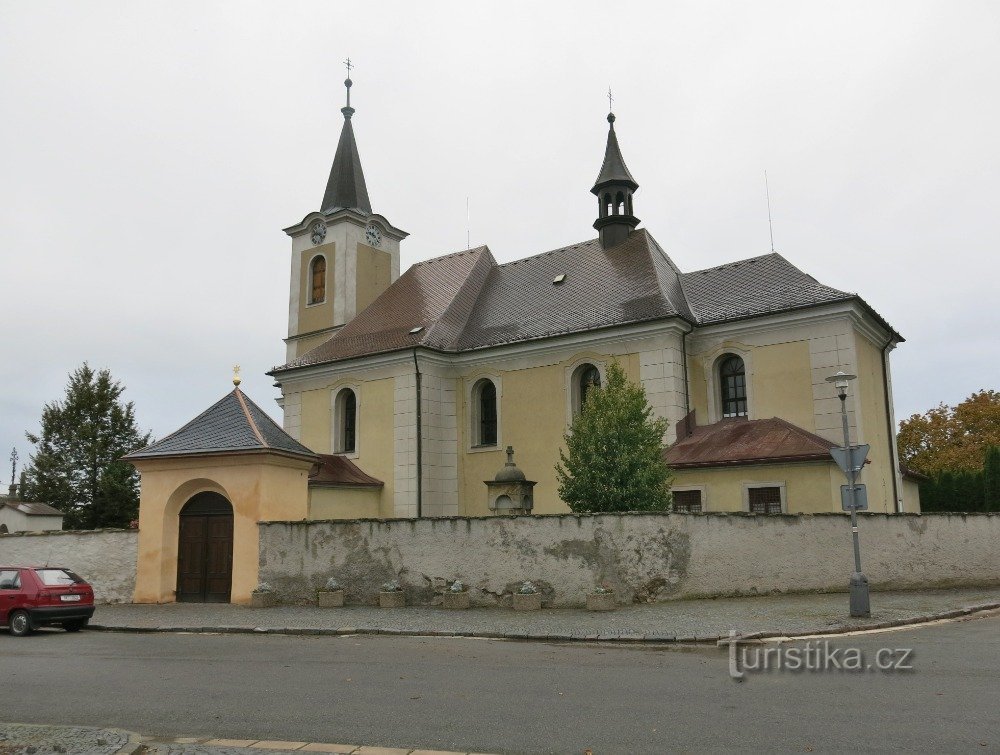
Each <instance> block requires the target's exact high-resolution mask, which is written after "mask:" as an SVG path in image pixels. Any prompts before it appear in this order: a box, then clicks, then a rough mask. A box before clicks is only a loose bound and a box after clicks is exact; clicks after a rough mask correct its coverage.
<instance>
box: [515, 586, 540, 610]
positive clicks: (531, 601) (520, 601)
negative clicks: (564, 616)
mask: <svg viewBox="0 0 1000 755" xmlns="http://www.w3.org/2000/svg"><path fill="white" fill-rule="evenodd" d="M511 603H512V605H513V607H514V610H515V611H538V610H540V609H541V607H542V594H541V593H540V592H538V588H537V587H535V586H534V585H533V584H532V583H531V582H525V583H523V584H522V585H521V586H520V587H519V588H517V590H516V591H515V592H514V593H513V594H512V595H511Z"/></svg>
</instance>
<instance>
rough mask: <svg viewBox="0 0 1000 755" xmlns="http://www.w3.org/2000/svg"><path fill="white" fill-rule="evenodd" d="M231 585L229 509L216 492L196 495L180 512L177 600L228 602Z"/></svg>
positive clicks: (231, 552)
mask: <svg viewBox="0 0 1000 755" xmlns="http://www.w3.org/2000/svg"><path fill="white" fill-rule="evenodd" d="M232 584H233V507H232V505H231V504H230V503H229V501H227V500H226V499H225V497H224V496H221V495H219V494H218V493H209V492H206V493H199V494H198V495H196V496H194V497H193V498H192V499H191V500H190V501H188V502H187V503H186V504H184V508H183V509H181V513H180V536H179V542H178V545H177V600H178V602H189V603H228V602H229V596H230V591H231V590H232Z"/></svg>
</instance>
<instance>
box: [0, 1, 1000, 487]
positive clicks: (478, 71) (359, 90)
mask: <svg viewBox="0 0 1000 755" xmlns="http://www.w3.org/2000/svg"><path fill="white" fill-rule="evenodd" d="M347 56H350V57H351V59H352V60H353V61H354V62H355V63H356V65H357V67H356V69H355V70H354V72H353V73H352V78H353V80H354V84H355V85H354V89H353V91H352V104H353V105H354V106H355V107H356V109H357V114H356V115H355V116H354V127H355V133H356V135H357V140H358V144H359V148H360V151H361V157H362V162H363V165H364V170H365V176H366V178H367V182H368V190H369V194H370V196H371V200H372V207H373V209H374V210H375V211H376V212H379V213H381V214H383V215H385V216H386V217H387V218H388V219H389V221H390V222H392V223H393V224H394V225H396V226H397V227H399V228H403V229H404V230H407V231H409V232H410V234H411V236H410V237H409V238H408V239H406V241H404V242H403V247H402V248H403V252H402V262H403V268H404V269H405V268H406V267H407V266H409V265H410V264H412V263H413V262H416V261H418V260H423V259H427V258H429V257H433V256H437V255H439V254H443V253H447V252H449V251H454V250H456V249H463V248H465V242H466V197H468V198H469V204H470V207H471V223H470V232H471V239H472V243H473V245H477V244H481V243H485V244H488V245H489V247H490V249H491V250H492V251H493V254H494V255H495V256H496V258H497V259H498V260H500V261H506V260H512V259H518V258H520V257H525V256H528V255H531V254H535V253H538V252H542V251H546V250H548V249H552V248H556V247H560V246H565V245H567V244H570V243H574V242H577V241H581V240H584V239H587V238H590V237H592V236H593V235H594V232H593V230H592V229H591V223H592V222H593V219H594V214H595V201H594V199H593V197H592V195H591V194H590V193H589V189H590V187H591V185H592V183H593V181H594V179H595V177H596V175H597V172H598V170H599V168H600V164H601V159H602V157H603V149H604V141H605V134H606V129H607V122H606V121H605V120H604V118H605V115H606V113H607V108H608V103H607V99H606V97H605V92H606V91H607V89H608V86H609V85H610V86H611V87H613V90H614V94H615V103H614V110H615V113H616V114H617V117H618V120H617V122H616V129H617V131H618V135H619V140H620V143H621V147H622V151H623V153H624V156H625V159H626V161H627V162H628V166H629V168H630V170H631V172H632V174H633V175H634V176H635V178H636V180H637V181H638V182H639V183H640V185H641V188H640V190H639V192H638V193H637V195H636V198H635V211H636V214H637V215H638V216H639V217H640V218H641V219H642V224H643V226H645V227H646V228H648V229H649V230H650V231H651V232H652V234H653V235H654V236H655V237H656V238H657V240H658V241H659V242H660V244H661V245H662V246H663V247H664V248H665V249H666V250H667V252H668V253H669V254H670V255H671V257H672V258H673V260H674V261H675V262H676V263H677V264H678V265H679V266H680V267H681V269H682V270H685V271H690V270H697V269H700V268H704V267H710V266H714V265H718V264H722V263H725V262H728V261H732V260H736V259H740V258H744V257H750V256H754V255H757V254H762V253H765V252H767V251H769V240H768V224H767V206H766V203H765V196H764V181H763V173H764V170H765V169H766V170H767V174H768V177H769V180H770V189H771V201H772V214H773V218H774V243H775V247H776V248H777V250H778V251H779V252H781V253H782V254H784V255H785V256H786V257H787V258H788V259H789V260H790V261H791V262H792V263H793V264H795V265H797V266H798V267H800V268H801V269H803V270H805V271H806V272H808V273H810V274H812V275H813V276H814V277H816V278H818V279H819V280H821V281H822V282H824V283H827V284H829V285H832V286H835V287H837V288H841V289H846V290H849V291H856V292H858V293H859V294H861V296H863V297H864V298H865V299H866V300H867V301H868V302H869V303H870V304H871V305H872V306H873V307H874V308H875V309H876V310H877V311H878V312H879V313H881V314H882V315H883V316H884V317H885V318H886V319H887V320H888V321H889V322H890V323H891V324H892V325H893V326H894V327H895V328H896V329H897V330H898V331H899V332H901V333H902V334H903V335H904V336H905V338H906V339H907V341H906V343H904V344H902V345H901V346H900V347H899V348H898V349H897V350H896V351H895V352H894V353H893V357H892V359H893V379H894V385H895V399H896V412H897V417H898V418H900V419H902V418H904V417H906V416H908V415H909V414H912V413H914V412H922V411H925V410H926V409H928V408H930V407H931V406H934V405H936V404H937V403H938V402H941V401H944V402H946V403H950V404H953V403H956V402H958V401H960V400H961V399H963V398H964V397H966V396H968V395H969V394H970V393H971V392H973V391H975V390H978V389H980V388H994V389H995V388H998V387H1000V384H998V383H1000V380H998V377H997V376H998V374H1000V349H998V348H997V343H998V332H1000V317H998V314H997V312H998V307H997V293H996V292H997V289H998V285H997V277H998V275H997V274H998V273H1000V263H998V261H997V255H998V252H1000V245H998V239H1000V4H997V3H995V2H992V3H991V2H983V3H974V2H940V3H923V2H913V1H912V0H907V1H906V2H896V3H879V2H870V1H866V2H857V3H850V2H843V1H842V2H837V3H803V2H798V1H796V2H787V3H778V2H771V3H767V2H760V1H759V0H757V1H755V2H753V3H735V2H734V3H727V4H718V5H712V4H709V3H706V2H691V3H676V2H663V1H662V0H660V1H659V2H653V3H625V2H618V3H614V2H607V0H605V1H604V2H595V3H584V2H579V0H574V1H573V2H564V3H555V2H538V1H535V2H510V1H509V0H508V2H504V3H490V4H486V3H473V2H459V3H440V2H438V3H428V2H423V3H414V2H399V3H379V2H312V3H310V2H280V3H279V2H272V3H263V2H258V3H253V2H211V1H206V0H198V1H197V2H177V1H176V0H171V2H159V3H152V2H142V3H136V2H39V1H38V0H33V1H32V2H27V1H25V2H10V1H8V0H0V97H2V99H0V112H2V117H0V255H2V258H0V259H2V265H0V286H2V295H0V322H2V329H0V354H2V358H0V449H2V450H3V453H2V455H0V459H2V458H6V456H7V455H8V454H9V452H10V448H11V446H12V445H16V446H17V447H18V448H19V450H20V452H21V456H22V459H26V458H27V456H28V455H29V453H30V450H31V446H30V444H29V443H28V442H27V441H26V440H25V438H24V432H25V431H26V430H32V431H34V430H37V427H38V419H39V416H40V412H41V408H42V406H43V404H45V403H46V402H47V401H51V400H53V399H57V398H60V397H61V395H62V393H63V390H64V386H65V383H66V378H67V375H68V373H69V372H70V371H71V370H73V369H74V368H75V367H77V366H78V365H80V364H81V363H82V362H83V361H84V360H89V362H90V363H91V365H92V366H95V367H108V368H110V369H111V371H112V373H113V374H114V376H115V377H116V378H118V379H119V380H121V381H122V382H123V383H124V384H125V385H126V386H127V392H126V396H127V398H129V399H131V400H132V401H134V402H135V405H136V411H137V415H138V419H139V422H140V424H141V425H142V427H143V428H145V429H150V430H152V431H153V433H154V434H155V435H156V436H158V437H162V436H163V435H165V434H166V433H168V432H171V431H172V430H174V429H176V428H177V427H178V426H179V425H181V424H183V423H184V422H186V421H187V420H189V419H190V418H192V417H193V416H194V415H195V414H197V413H199V412H200V411H201V410H203V409H204V408H206V407H207V406H208V405H210V404H211V403H212V402H214V401H215V400H217V399H218V398H220V397H221V396H222V395H223V394H225V393H226V392H227V391H228V390H230V389H231V387H232V386H231V383H230V374H231V365H233V364H234V363H237V362H238V363H239V364H241V365H242V366H243V375H244V385H243V387H244V389H245V390H246V392H247V393H248V394H249V395H250V396H251V397H252V398H253V399H254V400H256V401H257V402H258V403H259V404H261V406H263V407H264V408H265V409H266V410H268V411H270V412H271V413H272V414H273V415H274V416H275V417H276V418H277V417H279V410H278V408H277V406H276V405H275V404H274V402H273V400H272V399H273V398H274V397H275V396H276V395H277V392H276V391H275V389H273V388H272V387H271V380H270V379H269V378H267V376H266V375H265V374H264V373H265V371H266V370H268V369H269V368H270V367H271V366H273V365H275V364H278V363H281V362H282V361H283V357H284V345H283V344H282V341H281V339H282V337H283V336H285V335H286V328H287V297H288V271H289V254H290V240H289V239H288V238H287V237H286V236H285V235H284V234H283V233H282V231H281V229H282V228H283V227H285V226H288V225H291V224H292V223H295V222H297V221H299V220H300V219H301V218H302V217H303V216H304V215H305V214H306V213H308V212H310V211H312V210H316V209H318V208H319V202H320V199H321V198H322V195H323V189H324V188H325V184H326V179H327V174H328V172H329V169H330V164H331V162H332V160H333V155H334V151H335V148H336V143H337V138H338V136H339V133H340V128H341V123H342V116H341V114H340V108H341V107H342V106H343V104H344V102H343V100H344V88H343V79H344V77H345V72H344V68H343V65H342V61H343V60H344V58H346V57H347ZM7 474H9V471H8V473H5V474H4V475H3V478H4V479H6V476H7Z"/></svg>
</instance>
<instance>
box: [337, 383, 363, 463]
mask: <svg viewBox="0 0 1000 755" xmlns="http://www.w3.org/2000/svg"><path fill="white" fill-rule="evenodd" d="M334 420H335V422H336V432H335V433H334V453H338V454H353V453H355V452H356V451H357V448H358V397H357V395H356V394H355V393H354V391H352V390H351V389H350V388H344V389H343V390H342V391H341V392H340V393H338V394H337V400H336V402H335V404H334Z"/></svg>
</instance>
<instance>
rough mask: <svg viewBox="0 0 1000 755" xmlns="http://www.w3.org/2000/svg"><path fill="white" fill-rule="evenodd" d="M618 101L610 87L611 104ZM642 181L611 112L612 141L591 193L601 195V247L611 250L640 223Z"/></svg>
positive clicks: (609, 131)
mask: <svg viewBox="0 0 1000 755" xmlns="http://www.w3.org/2000/svg"><path fill="white" fill-rule="evenodd" d="M613 101H614V97H613V96H612V94H611V89H610V88H609V89H608V105H609V106H610V105H611V104H612V102H613ZM638 188H639V184H638V183H637V182H636V180H635V179H634V178H632V174H631V173H629V170H628V167H627V166H626V165H625V159H624V158H623V157H622V151H621V148H620V147H619V146H618V136H617V135H616V134H615V114H614V113H611V112H609V113H608V143H607V146H606V147H605V149H604V162H603V163H602V164H601V172H600V173H599V174H598V176H597V181H596V182H595V183H594V187H593V188H592V189H591V190H590V191H591V193H593V194H594V195H596V196H597V202H598V213H597V220H596V221H594V228H595V229H597V230H598V231H599V232H600V237H601V246H602V247H604V248H605V249H610V248H611V247H613V246H616V245H618V244H620V243H621V242H622V241H624V240H625V239H626V238H628V235H629V233H630V232H631V231H632V229H633V228H635V227H636V226H637V225H639V219H638V218H637V217H635V215H633V214H632V194H633V193H634V192H635V191H636V190H637V189H638Z"/></svg>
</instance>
